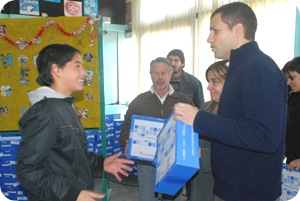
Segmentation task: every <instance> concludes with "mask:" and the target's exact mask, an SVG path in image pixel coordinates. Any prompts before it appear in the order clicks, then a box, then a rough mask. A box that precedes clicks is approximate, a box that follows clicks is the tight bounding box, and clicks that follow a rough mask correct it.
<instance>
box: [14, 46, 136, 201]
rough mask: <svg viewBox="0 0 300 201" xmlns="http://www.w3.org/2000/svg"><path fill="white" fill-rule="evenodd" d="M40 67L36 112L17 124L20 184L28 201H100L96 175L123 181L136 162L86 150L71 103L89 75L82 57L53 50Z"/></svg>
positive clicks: (67, 49)
mask: <svg viewBox="0 0 300 201" xmlns="http://www.w3.org/2000/svg"><path fill="white" fill-rule="evenodd" d="M36 62H37V69H38V72H39V76H38V79H37V81H38V83H39V84H41V85H42V87H40V88H38V89H37V90H35V91H31V92H29V93H28V96H29V99H30V103H31V104H32V106H31V108H30V109H29V110H28V111H27V112H26V113H25V114H24V115H23V116H22V117H21V119H20V121H19V127H20V132H21V134H22V140H21V142H20V147H19V151H18V158H17V167H16V173H17V178H18V180H19V182H20V183H21V185H22V186H23V187H24V188H25V189H26V190H27V193H28V200H29V201H38V200H43V201H54V200H55V201H75V200H76V201H95V200H99V199H100V198H103V197H104V195H103V194H100V193H98V192H94V191H93V189H94V178H93V176H92V175H93V172H94V171H97V170H101V169H102V170H103V169H104V170H105V171H106V172H108V173H111V174H113V175H114V176H115V177H116V178H117V179H118V180H121V177H120V176H121V175H124V176H128V173H127V171H131V170H132V169H131V168H130V167H129V166H128V165H130V164H133V163H134V162H133V161H131V160H127V159H121V158H119V156H120V155H121V153H118V154H115V155H113V156H110V157H108V158H104V157H103V156H100V155H97V154H95V153H91V152H88V150H87V146H86V135H85V131H84V128H83V126H82V124H81V122H80V120H79V117H78V115H77V113H76V111H75V109H74V106H73V98H72V94H73V93H74V92H78V91H82V90H83V89H84V82H85V77H86V75H87V74H86V72H85V70H84V67H83V63H82V57H81V54H80V51H79V50H77V49H75V48H74V47H71V46H69V45H63V44H52V45H48V46H46V47H44V48H43V49H42V50H41V51H40V53H39V55H38V58H37V60H36ZM119 174H121V175H119Z"/></svg>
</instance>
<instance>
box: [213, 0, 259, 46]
mask: <svg viewBox="0 0 300 201" xmlns="http://www.w3.org/2000/svg"><path fill="white" fill-rule="evenodd" d="M218 13H220V14H221V17H222V21H223V22H224V23H225V24H227V25H228V26H229V27H230V28H232V27H233V26H235V25H236V24H238V23H241V24H242V25H243V26H244V28H245V36H244V37H245V38H246V39H248V40H254V39H255V32H256V29H257V19H256V16H255V13H254V12H253V10H252V8H251V7H250V6H248V5H247V4H245V3H242V2H233V3H228V4H225V5H223V6H221V7H219V8H217V9H216V10H215V11H214V12H213V13H212V14H211V18H212V17H213V16H215V15H216V14H218Z"/></svg>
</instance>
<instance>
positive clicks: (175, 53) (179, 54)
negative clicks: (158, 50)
mask: <svg viewBox="0 0 300 201" xmlns="http://www.w3.org/2000/svg"><path fill="white" fill-rule="evenodd" d="M171 55H173V56H177V57H179V59H180V61H181V63H183V64H185V58H184V54H183V52H182V51H181V50H180V49H174V50H171V51H170V52H169V54H168V55H167V58H168V57H169V56H171Z"/></svg>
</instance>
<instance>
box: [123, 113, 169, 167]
mask: <svg viewBox="0 0 300 201" xmlns="http://www.w3.org/2000/svg"><path fill="white" fill-rule="evenodd" d="M165 121H166V120H165V119H160V118H154V117H148V116H142V115H132V118H131V126H130V137H129V142H128V143H129V144H128V157H129V158H131V159H137V160H143V161H148V162H153V161H154V157H155V153H156V141H157V136H158V134H159V132H160V131H161V129H162V128H163V126H164V124H165Z"/></svg>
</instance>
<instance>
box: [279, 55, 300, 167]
mask: <svg viewBox="0 0 300 201" xmlns="http://www.w3.org/2000/svg"><path fill="white" fill-rule="evenodd" d="M282 70H283V72H284V74H285V77H286V79H287V83H288V85H289V87H290V90H291V91H290V94H289V97H288V116H287V129H286V138H285V142H286V150H285V156H286V163H287V164H288V167H287V169H288V170H289V171H292V170H299V169H300V57H295V58H294V59H292V60H291V61H289V62H288V63H287V64H286V65H285V66H284V68H283V69H282Z"/></svg>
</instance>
